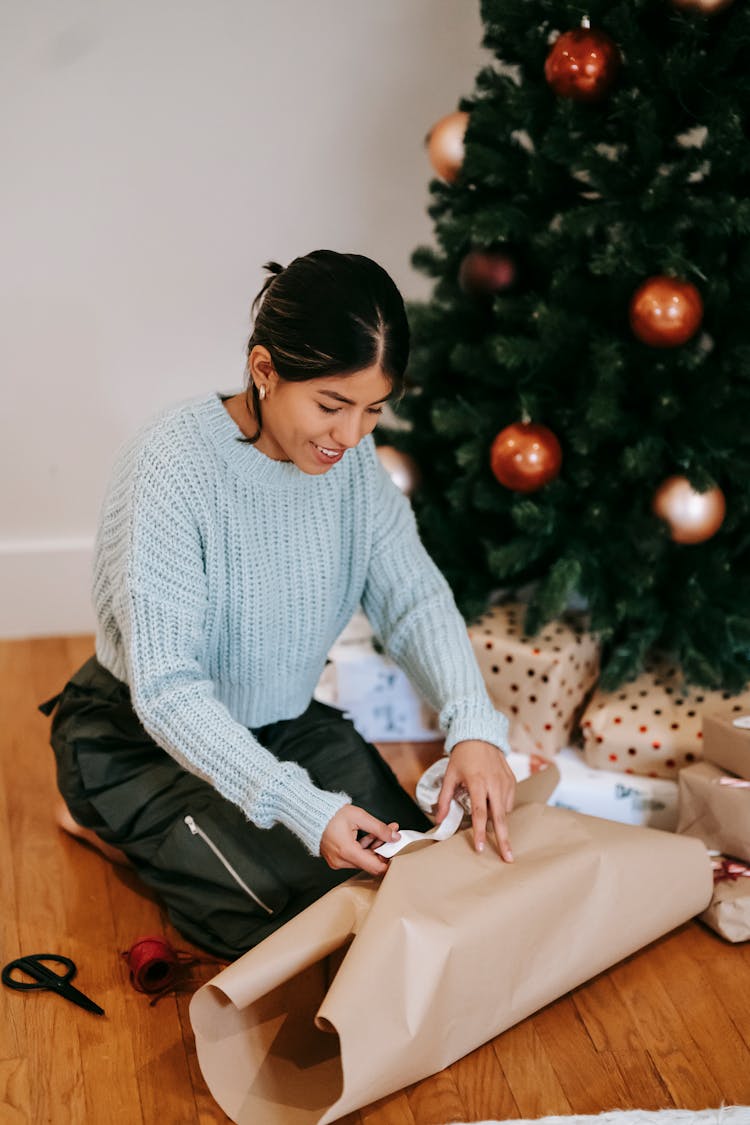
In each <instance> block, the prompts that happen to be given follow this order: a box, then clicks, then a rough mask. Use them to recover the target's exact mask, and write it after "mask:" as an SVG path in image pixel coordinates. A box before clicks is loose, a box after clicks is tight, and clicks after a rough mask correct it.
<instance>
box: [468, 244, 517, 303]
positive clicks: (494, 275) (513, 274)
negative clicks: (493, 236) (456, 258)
mask: <svg viewBox="0 0 750 1125" xmlns="http://www.w3.org/2000/svg"><path fill="white" fill-rule="evenodd" d="M517 276H518V270H517V267H516V263H515V261H514V260H513V258H512V257H511V255H510V254H509V253H508V252H507V251H505V250H470V251H469V253H468V254H467V255H466V256H465V258H464V259H463V261H462V262H461V265H460V267H459V270H458V284H459V285H460V286H461V288H462V289H463V291H464V293H468V294H469V296H471V297H488V296H492V294H493V293H504V292H505V290H506V289H512V287H513V286H514V285H515V283H516V279H517Z"/></svg>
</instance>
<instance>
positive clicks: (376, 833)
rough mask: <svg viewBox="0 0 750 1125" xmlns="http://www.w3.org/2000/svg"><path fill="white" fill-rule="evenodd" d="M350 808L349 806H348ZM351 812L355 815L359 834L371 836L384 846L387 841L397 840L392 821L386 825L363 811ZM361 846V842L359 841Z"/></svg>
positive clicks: (395, 826)
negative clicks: (363, 833)
mask: <svg viewBox="0 0 750 1125" xmlns="http://www.w3.org/2000/svg"><path fill="white" fill-rule="evenodd" d="M350 808H351V806H350ZM352 812H354V813H355V814H356V827H357V829H358V830H359V831H360V832H365V833H366V834H367V835H368V836H373V837H374V838H375V839H377V840H379V841H380V843H381V844H384V843H385V842H386V841H388V840H397V839H398V825H397V824H396V822H395V821H394V822H393V823H391V824H386V823H385V821H383V820H378V819H377V817H374V816H370V814H369V813H368V812H365V810H364V809H358V808H352ZM359 842H360V844H361V842H362V841H361V840H360V841H359Z"/></svg>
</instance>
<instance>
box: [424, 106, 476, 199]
mask: <svg viewBox="0 0 750 1125" xmlns="http://www.w3.org/2000/svg"><path fill="white" fill-rule="evenodd" d="M468 124H469V115H468V113H464V112H463V111H462V110H456V112H455V113H449V114H448V115H447V116H446V117H441V118H440V120H439V121H437V122H436V123H435V124H434V125H433V126H432V128H431V129H430V131H429V133H428V134H427V154H428V156H429V158H430V162H431V164H432V167H433V168H434V169H435V172H436V173H437V175H438V176H440V178H441V179H443V180H445V181H446V182H447V183H449V184H452V183H453V181H454V180H455V179H456V177H457V176H458V173H459V172H460V171H461V165H462V164H463V162H464V134H465V133H466V126H467V125H468Z"/></svg>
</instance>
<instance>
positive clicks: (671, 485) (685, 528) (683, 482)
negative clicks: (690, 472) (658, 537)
mask: <svg viewBox="0 0 750 1125" xmlns="http://www.w3.org/2000/svg"><path fill="white" fill-rule="evenodd" d="M652 509H653V512H654V514H655V515H657V516H659V518H660V519H662V520H664V522H665V523H666V524H667V525H668V527H669V531H670V534H671V537H672V539H673V540H674V542H675V543H704V542H705V541H706V539H710V538H711V537H712V536H713V535H715V534H716V532H717V531H718V530H719V528H720V527H721V525H722V523H723V522H724V516H725V515H726V511H727V503H726V500H725V499H724V493H723V492H722V491H721V489H720V488H718V487H714V488H709V489H708V490H707V491H706V492H696V490H695V489H694V488H693V486H692V485H691V483H690V481H689V480H688V479H687V477H667V479H666V480H665V481H663V482H662V483H661V484H660V485H659V487H658V488H657V490H656V492H655V493H654V499H653V502H652Z"/></svg>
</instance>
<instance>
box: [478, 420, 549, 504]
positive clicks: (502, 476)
mask: <svg viewBox="0 0 750 1125" xmlns="http://www.w3.org/2000/svg"><path fill="white" fill-rule="evenodd" d="M490 465H491V467H492V472H493V473H494V474H495V476H496V477H497V479H498V480H499V481H500V484H503V485H505V487H506V488H510V489H512V490H513V491H514V492H536V491H537V489H539V488H542V487H543V486H544V485H545V484H549V482H550V481H551V480H554V479H555V477H556V476H557V475H558V473H559V472H560V466H561V465H562V450H561V449H560V442H559V441H558V440H557V438H556V437H555V435H554V434H553V433H552V430H550V429H548V428H547V426H541V425H539V424H538V423H534V422H514V423H513V424H512V425H511V426H506V427H505V429H504V430H501V431H500V433H499V434H498V435H497V437H496V438H495V440H494V441H493V443H492V449H491V450H490Z"/></svg>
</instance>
